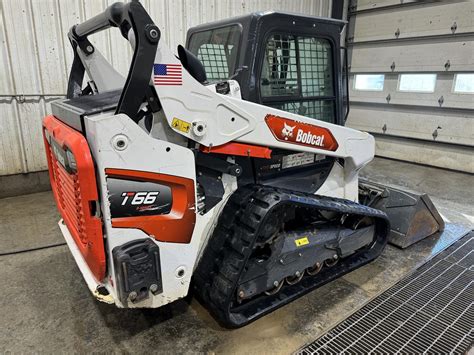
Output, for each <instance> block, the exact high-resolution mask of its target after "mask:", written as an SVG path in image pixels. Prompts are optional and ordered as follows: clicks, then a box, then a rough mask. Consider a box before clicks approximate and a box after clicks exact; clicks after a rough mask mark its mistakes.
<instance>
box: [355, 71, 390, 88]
mask: <svg viewBox="0 0 474 355" xmlns="http://www.w3.org/2000/svg"><path fill="white" fill-rule="evenodd" d="M384 80H385V75H383V74H356V75H355V77H354V89H355V90H365V91H382V90H383V83H384Z"/></svg>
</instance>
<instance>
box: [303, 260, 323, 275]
mask: <svg viewBox="0 0 474 355" xmlns="http://www.w3.org/2000/svg"><path fill="white" fill-rule="evenodd" d="M322 268H323V264H321V263H316V264H314V265H313V266H311V267H309V268H307V269H306V273H307V274H308V275H311V276H314V275H316V274H317V273H319V272H320V271H321V269H322Z"/></svg>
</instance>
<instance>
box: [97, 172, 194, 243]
mask: <svg viewBox="0 0 474 355" xmlns="http://www.w3.org/2000/svg"><path fill="white" fill-rule="evenodd" d="M105 173H106V174H107V177H113V178H119V179H120V178H121V179H129V180H136V181H148V182H154V183H159V184H163V185H167V186H169V187H170V188H171V194H172V200H173V203H172V206H171V211H170V212H169V213H168V214H160V215H152V216H132V217H116V218H114V217H112V227H117V228H137V229H141V230H142V231H144V232H145V233H147V234H148V235H150V236H152V237H153V238H155V239H156V240H159V241H161V242H171V243H189V242H190V241H191V237H192V235H193V230H194V224H195V223H196V211H195V198H194V181H193V180H191V179H186V178H183V177H179V176H172V175H167V174H157V173H151V172H148V171H138V170H126V169H105Z"/></svg>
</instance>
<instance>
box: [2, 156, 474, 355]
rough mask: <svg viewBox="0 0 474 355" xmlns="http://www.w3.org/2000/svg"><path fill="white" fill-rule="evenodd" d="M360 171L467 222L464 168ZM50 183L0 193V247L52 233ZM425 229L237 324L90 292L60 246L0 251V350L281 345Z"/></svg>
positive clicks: (384, 270) (397, 274) (368, 293)
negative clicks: (27, 191)
mask: <svg viewBox="0 0 474 355" xmlns="http://www.w3.org/2000/svg"><path fill="white" fill-rule="evenodd" d="M364 174H365V175H366V176H369V177H370V178H372V179H374V180H377V181H381V182H385V183H390V184H393V185H395V186H403V187H405V188H408V189H411V190H416V191H421V192H427V193H429V194H430V195H431V197H432V199H433V201H434V202H435V204H436V205H437V206H438V208H439V210H440V211H441V213H442V214H443V216H444V217H445V218H446V219H448V220H449V221H451V222H454V223H460V224H462V225H464V226H468V227H469V228H472V227H473V226H474V217H473V216H474V206H473V204H472V202H473V201H474V188H473V186H474V184H473V182H474V177H473V176H472V175H467V174H462V173H456V172H449V171H445V170H440V169H435V168H427V167H422V166H417V165H413V164H408V163H401V162H396V161H391V160H384V159H376V160H375V161H374V162H373V163H372V164H371V165H370V166H369V167H367V168H366V170H365V172H364ZM58 218H59V216H58V214H57V212H56V208H55V207H54V203H53V199H52V196H51V193H50V192H42V193H37V194H31V195H25V196H20V197H15V198H6V199H3V200H1V203H0V253H4V252H7V251H11V250H17V249H22V248H30V247H36V246H41V245H46V244H51V243H57V242H62V236H61V235H60V232H59V228H58V227H57V225H56V222H57V220H58ZM442 241H443V240H442V239H440V238H439V237H438V236H434V237H430V238H428V239H425V240H424V241H422V242H420V243H418V244H416V245H414V246H412V247H410V248H408V249H406V250H400V249H397V248H395V247H392V246H388V247H387V248H386V250H385V251H384V253H383V254H382V256H381V257H380V258H378V259H377V260H376V261H375V262H373V263H371V264H369V265H367V266H364V267H363V268H360V269H358V270H356V271H354V272H352V273H350V274H348V275H346V276H344V277H342V278H340V279H338V280H336V281H334V282H332V283H330V284H327V285H325V286H323V287H321V288H319V289H317V290H315V291H313V292H311V293H309V294H308V295H306V296H304V297H302V298H300V299H299V300H297V301H295V302H293V303H291V304H289V305H287V306H285V307H283V308H281V309H279V310H277V311H276V312H273V313H272V314H270V315H268V316H266V317H264V318H262V319H260V320H258V321H256V322H254V323H252V324H250V325H248V326H246V327H244V328H242V329H237V330H232V331H229V330H225V329H222V328H221V327H219V325H218V324H217V323H216V322H215V321H214V320H213V319H212V318H211V317H210V316H209V314H208V313H207V312H206V310H205V309H204V308H203V307H202V306H201V305H200V304H199V303H198V302H197V301H196V300H194V299H192V298H190V299H187V300H181V301H178V302H175V303H173V304H171V305H169V306H166V307H163V308H160V309H155V310H120V309H117V308H115V307H114V306H111V305H106V304H102V303H99V302H97V301H95V300H94V299H93V297H92V296H91V295H90V294H89V291H88V289H87V287H86V285H85V283H84V282H83V280H82V277H81V274H80V273H79V271H78V269H77V267H76V265H75V263H74V260H73V258H72V256H71V255H70V253H69V251H68V249H67V247H66V246H60V247H55V248H51V249H45V250H39V251H34V252H29V253H22V254H15V255H9V256H0V280H1V281H2V289H1V291H0V309H1V313H0V322H1V324H2V326H1V327H0V353H4V352H6V351H12V352H30V351H35V352H39V351H44V352H48V353H49V352H91V351H120V352H160V353H161V352H164V353H195V352H205V353H235V354H254V353H258V354H263V353H272V354H279V353H281V354H288V353H291V352H293V351H295V350H296V349H298V348H299V347H301V346H302V345H304V344H305V343H307V342H309V341H312V340H314V339H315V338H316V337H318V335H320V334H321V333H323V332H324V331H326V330H328V328H329V327H331V326H332V325H334V324H336V323H338V322H339V321H340V320H342V319H344V318H345V317H346V316H347V315H349V314H350V313H352V312H353V311H354V310H356V309H357V308H359V307H360V306H362V305H363V304H364V303H366V302H367V301H369V300H370V299H371V298H372V297H374V296H375V295H377V294H379V293H380V292H382V291H383V290H385V289H386V288H388V287H390V286H391V285H392V284H393V283H395V282H396V281H397V280H399V279H400V278H401V277H403V276H404V275H406V274H407V273H408V272H410V271H411V270H412V269H413V268H414V267H416V266H417V265H419V264H421V263H422V262H423V261H424V260H425V259H426V258H428V257H429V256H430V255H432V253H434V252H436V251H438V250H439V249H440V243H441V242H442Z"/></svg>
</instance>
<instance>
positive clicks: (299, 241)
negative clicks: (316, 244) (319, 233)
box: [295, 237, 309, 247]
mask: <svg viewBox="0 0 474 355" xmlns="http://www.w3.org/2000/svg"><path fill="white" fill-rule="evenodd" d="M295 244H296V246H297V247H302V246H303V245H307V244H309V240H308V237H303V238H300V239H295Z"/></svg>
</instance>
